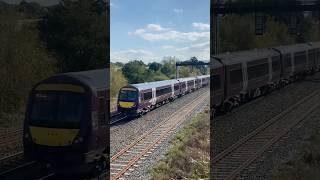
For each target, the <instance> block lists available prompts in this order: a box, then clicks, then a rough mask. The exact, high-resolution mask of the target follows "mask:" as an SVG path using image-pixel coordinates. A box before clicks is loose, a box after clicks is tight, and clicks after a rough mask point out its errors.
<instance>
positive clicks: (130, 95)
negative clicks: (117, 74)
mask: <svg viewBox="0 0 320 180" xmlns="http://www.w3.org/2000/svg"><path fill="white" fill-rule="evenodd" d="M137 96H138V93H137V91H131V90H121V91H120V94H119V99H120V100H127V99H137Z"/></svg>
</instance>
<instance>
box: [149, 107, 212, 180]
mask: <svg viewBox="0 0 320 180" xmlns="http://www.w3.org/2000/svg"><path fill="white" fill-rule="evenodd" d="M209 119H210V117H209V114H208V110H205V112H204V113H201V114H198V115H197V116H196V117H194V118H193V119H192V121H191V122H190V123H189V124H187V125H186V126H185V127H184V128H183V129H182V130H181V131H180V132H179V133H178V134H177V135H176V136H175V138H174V139H173V140H172V143H171V144H172V147H171V148H170V149H169V151H168V152H167V153H166V155H165V158H164V159H162V160H161V161H160V162H159V163H158V165H157V166H156V167H154V168H153V169H152V170H151V178H152V179H154V180H164V179H209V175H210V170H209V169H210V163H209V162H210V158H209V157H210V141H209V138H210V120H209Z"/></svg>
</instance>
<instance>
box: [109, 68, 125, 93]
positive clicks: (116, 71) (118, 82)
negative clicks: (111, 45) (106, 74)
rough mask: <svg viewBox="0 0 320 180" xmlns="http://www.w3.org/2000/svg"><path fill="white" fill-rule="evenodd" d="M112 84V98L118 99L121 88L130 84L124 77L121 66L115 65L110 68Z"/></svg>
mask: <svg viewBox="0 0 320 180" xmlns="http://www.w3.org/2000/svg"><path fill="white" fill-rule="evenodd" d="M110 83H111V86H110V87H111V90H110V96H111V98H116V97H117V94H118V92H119V90H120V88H121V87H123V86H125V85H127V84H128V81H127V79H126V78H125V77H124V75H123V73H122V71H121V69H120V68H119V66H117V65H114V64H111V66H110Z"/></svg>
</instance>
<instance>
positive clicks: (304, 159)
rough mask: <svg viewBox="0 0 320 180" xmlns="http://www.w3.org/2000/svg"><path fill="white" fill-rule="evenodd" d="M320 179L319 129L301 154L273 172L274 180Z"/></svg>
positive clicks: (302, 148) (272, 177)
mask: <svg viewBox="0 0 320 180" xmlns="http://www.w3.org/2000/svg"><path fill="white" fill-rule="evenodd" d="M319 178H320V130H319V129H317V130H316V131H315V132H314V133H313V134H312V135H311V136H310V137H309V138H308V139H307V140H306V142H304V143H303V144H302V146H301V148H300V150H299V153H297V155H296V156H295V157H293V158H292V159H291V160H289V161H288V162H286V163H284V164H282V165H280V167H279V168H277V169H275V170H273V173H272V176H271V179H272V180H280V179H281V180H282V179H285V180H286V179H288V180H289V179H290V180H300V179H308V180H309V179H310V180H313V179H314V180H315V179H317V180H318V179H319Z"/></svg>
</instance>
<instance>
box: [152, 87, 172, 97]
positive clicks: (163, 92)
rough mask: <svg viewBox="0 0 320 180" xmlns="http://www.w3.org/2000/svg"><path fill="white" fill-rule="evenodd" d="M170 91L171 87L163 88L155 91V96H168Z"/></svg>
mask: <svg viewBox="0 0 320 180" xmlns="http://www.w3.org/2000/svg"><path fill="white" fill-rule="evenodd" d="M171 91H172V90H171V87H167V88H163V89H157V91H156V94H157V97H159V96H162V95H164V94H168V93H170V92H171Z"/></svg>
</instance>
